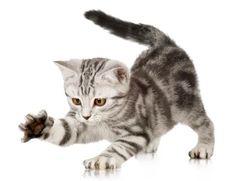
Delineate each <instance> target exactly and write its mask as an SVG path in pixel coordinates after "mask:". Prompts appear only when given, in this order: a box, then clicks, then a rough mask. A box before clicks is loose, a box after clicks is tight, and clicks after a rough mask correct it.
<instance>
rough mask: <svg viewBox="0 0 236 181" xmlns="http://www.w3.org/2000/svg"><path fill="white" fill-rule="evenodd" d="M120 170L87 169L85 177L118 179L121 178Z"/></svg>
mask: <svg viewBox="0 0 236 181" xmlns="http://www.w3.org/2000/svg"><path fill="white" fill-rule="evenodd" d="M119 173H120V169H106V170H91V169H85V171H84V174H83V177H85V178H86V177H101V178H104V177H117V176H119Z"/></svg>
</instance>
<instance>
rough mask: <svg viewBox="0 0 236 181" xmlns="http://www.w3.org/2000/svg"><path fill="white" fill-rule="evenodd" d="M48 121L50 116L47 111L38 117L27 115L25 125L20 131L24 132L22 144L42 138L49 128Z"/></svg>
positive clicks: (23, 124) (21, 125) (20, 126)
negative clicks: (46, 128)
mask: <svg viewBox="0 0 236 181" xmlns="http://www.w3.org/2000/svg"><path fill="white" fill-rule="evenodd" d="M47 119H48V116H47V112H46V111H45V110H42V111H40V112H39V113H38V114H37V115H32V114H28V115H26V117H25V120H26V121H25V123H21V124H20V125H19V128H20V130H21V131H23V132H24V137H23V138H22V142H27V141H29V140H30V139H32V138H39V137H41V136H42V135H43V134H42V131H43V130H44V128H45V127H46V126H47V123H48V122H47Z"/></svg>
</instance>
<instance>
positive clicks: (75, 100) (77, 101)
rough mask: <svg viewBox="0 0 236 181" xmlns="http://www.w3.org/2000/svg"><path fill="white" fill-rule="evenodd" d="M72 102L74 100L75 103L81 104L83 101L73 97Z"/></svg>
mask: <svg viewBox="0 0 236 181" xmlns="http://www.w3.org/2000/svg"><path fill="white" fill-rule="evenodd" d="M72 102H73V104H75V105H77V106H78V105H81V102H80V100H79V99H78V98H72Z"/></svg>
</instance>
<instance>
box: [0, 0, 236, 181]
mask: <svg viewBox="0 0 236 181" xmlns="http://www.w3.org/2000/svg"><path fill="white" fill-rule="evenodd" d="M90 9H101V10H103V11H105V12H107V13H109V14H112V15H114V16H117V17H119V18H122V19H125V20H129V21H133V22H137V23H139V22H141V23H146V24H151V25H154V26H156V27H158V28H160V29H161V30H162V31H164V32H165V33H167V34H168V35H169V36H171V37H172V38H173V39H174V40H175V41H176V42H177V44H179V45H180V46H181V47H182V48H184V49H185V50H186V51H187V52H188V54H189V55H190V57H191V58H192V59H193V61H194V64H195V66H196V69H197V73H198V77H199V82H200V89H201V94H202V97H203V101H204V104H205V108H206V110H207V112H208V114H209V116H210V117H211V119H212V120H213V122H214V124H215V129H216V146H215V155H214V156H213V157H212V159H211V160H209V161H205V160H201V161H194V160H189V158H188V155H187V153H188V151H189V150H190V149H191V148H192V147H193V146H194V145H195V144H196V141H197V136H196V134H195V133H194V132H193V131H192V130H191V129H190V128H188V127H186V126H183V125H179V126H177V127H175V128H174V129H173V130H172V131H171V132H169V133H168V134H167V135H165V136H164V137H163V138H162V140H161V144H160V147H159V150H158V152H157V154H156V157H155V158H154V159H151V158H142V159H135V158H132V159H130V160H128V161H127V162H126V163H125V164H124V165H123V166H122V168H121V169H120V170H118V171H114V172H111V173H110V172H99V173H97V172H93V171H92V172H86V171H85V170H84V167H83V165H82V162H83V160H84V159H88V158H91V157H94V156H96V155H97V154H99V153H100V152H101V151H102V150H104V149H105V148H106V146H108V145H109V143H108V142H106V141H101V142H99V143H91V144H87V145H73V146H70V147H66V148H60V147H58V146H55V145H52V144H50V143H46V142H42V141H39V140H32V141H30V142H28V143H26V144H23V143H21V142H20V138H21V137H22V133H21V132H20V131H19V130H18V127H17V126H18V124H19V123H20V122H23V120H24V116H25V115H26V114H27V113H28V112H33V113H37V112H38V111H39V110H41V109H42V108H44V109H46V110H47V111H48V113H49V114H50V115H51V116H53V117H56V118H60V117H63V116H64V115H65V113H66V112H67V111H68V105H67V102H66V98H65V96H64V91H63V82H62V77H61V74H60V72H59V70H58V68H57V67H56V66H55V65H54V64H53V61H55V60H67V59H70V58H81V59H82V58H92V57H107V58H111V59H117V60H121V61H123V62H124V63H126V64H127V65H128V66H129V67H130V66H131V65H132V64H133V62H134V60H135V58H136V57H137V56H138V55H139V53H140V52H141V51H142V50H144V49H145V48H146V47H144V46H141V45H138V44H136V43H133V42H129V41H125V40H122V39H119V38H117V37H115V36H113V35H110V34H108V33H107V32H106V31H104V30H102V29H101V28H99V27H97V26H95V25H93V24H92V23H91V22H89V21H87V20H86V19H85V18H84V17H83V13H84V12H85V11H86V10H90ZM235 9H236V6H235V5H234V4H233V0H232V1H227V0H224V1H223V0H222V1H217V0H214V1H200V0H199V1H189V0H186V1H168V0H165V1H158V0H152V1H151V0H140V1H131V0H129V1H128V0H119V1H112V0H93V1H92V0H84V1H82V0H38V1H37V0H20V1H19V0H15V1H13V0H5V1H3V0H1V1H0V85H1V88H0V111H1V117H0V120H1V124H0V125H1V126H0V144H1V148H0V167H1V168H0V180H16V179H19V180H25V181H27V180H35V181H38V180H40V181H41V180H71V181H75V180H76V181H77V180H83V179H85V180H86V179H96V180H97V179H107V178H109V179H114V180H147V179H148V180H149V179H150V180H174V179H175V180H183V181H184V180H193V181H194V180H209V179H211V180H216V179H219V180H223V179H224V180H236V176H235V173H234V172H235V161H236V158H235V152H236V149H235V138H236V133H235V132H236V131H235V130H236V118H235V112H236V110H235V102H236V96H235V93H236V88H235V83H236V81H235V79H236V70H235V69H236V66H235V65H236V55H235V54H236V49H235V47H236V46H235V42H236V35H235V34H236V26H235V22H236V21H235V17H236V11H235ZM96 175H97V176H96ZM106 175H107V176H106Z"/></svg>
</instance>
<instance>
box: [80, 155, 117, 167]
mask: <svg viewBox="0 0 236 181" xmlns="http://www.w3.org/2000/svg"><path fill="white" fill-rule="evenodd" d="M84 166H85V168H86V169H96V170H104V169H116V168H119V167H120V164H119V163H118V161H117V160H116V159H115V158H113V157H106V156H97V157H95V158H92V159H88V160H85V161H84Z"/></svg>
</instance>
